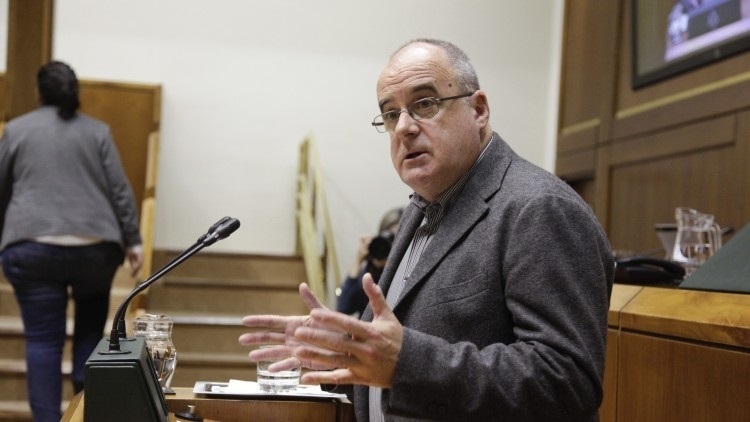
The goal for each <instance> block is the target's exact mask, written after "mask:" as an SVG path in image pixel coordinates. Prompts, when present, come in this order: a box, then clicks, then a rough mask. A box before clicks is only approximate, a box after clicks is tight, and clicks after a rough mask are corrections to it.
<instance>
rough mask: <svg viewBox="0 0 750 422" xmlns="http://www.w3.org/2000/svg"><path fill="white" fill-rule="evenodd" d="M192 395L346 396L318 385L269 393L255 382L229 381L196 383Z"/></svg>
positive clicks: (304, 385)
mask: <svg viewBox="0 0 750 422" xmlns="http://www.w3.org/2000/svg"><path fill="white" fill-rule="evenodd" d="M193 393H195V394H206V395H224V396H268V397H272V396H285V397H327V398H346V394H337V393H329V392H327V391H323V390H321V389H320V386H319V385H307V384H300V385H299V386H297V389H296V390H294V391H285V392H279V393H269V392H266V391H263V390H261V389H260V386H259V385H258V383H257V382H255V381H243V380H234V379H231V380H229V382H213V381H198V382H196V383H195V386H194V387H193Z"/></svg>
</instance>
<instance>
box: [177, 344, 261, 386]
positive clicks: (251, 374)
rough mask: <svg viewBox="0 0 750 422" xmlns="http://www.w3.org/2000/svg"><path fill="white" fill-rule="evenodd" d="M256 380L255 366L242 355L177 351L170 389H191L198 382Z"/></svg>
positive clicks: (245, 355)
mask: <svg viewBox="0 0 750 422" xmlns="http://www.w3.org/2000/svg"><path fill="white" fill-rule="evenodd" d="M230 379H241V380H249V381H253V380H255V379H256V373H255V364H254V363H253V362H250V360H249V359H248V358H247V353H245V354H243V355H232V354H225V353H224V354H223V353H214V354H202V353H180V351H179V350H178V351H177V366H176V367H175V373H174V377H173V378H172V383H171V386H172V387H191V388H192V387H193V386H194V385H195V383H196V382H198V381H229V380H230Z"/></svg>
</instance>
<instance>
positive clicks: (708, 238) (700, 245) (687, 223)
mask: <svg viewBox="0 0 750 422" xmlns="http://www.w3.org/2000/svg"><path fill="white" fill-rule="evenodd" d="M675 218H676V219H677V235H676V237H675V242H674V250H673V251H672V261H675V262H677V263H679V264H681V265H682V266H683V267H685V277H688V276H690V275H691V274H692V273H693V272H695V270H696V269H697V268H698V267H700V266H701V264H703V263H704V262H706V261H707V260H708V259H709V258H710V257H711V256H713V254H714V253H716V251H717V250H718V249H719V248H720V247H721V228H720V227H719V225H718V224H717V223H715V222H714V216H713V215H710V214H703V213H701V212H699V211H697V210H694V209H692V208H687V207H678V208H676V209H675Z"/></svg>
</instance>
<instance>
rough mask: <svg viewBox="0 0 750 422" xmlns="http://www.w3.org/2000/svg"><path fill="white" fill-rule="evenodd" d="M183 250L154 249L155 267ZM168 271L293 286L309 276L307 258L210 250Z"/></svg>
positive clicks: (192, 275) (172, 273) (206, 277)
mask: <svg viewBox="0 0 750 422" xmlns="http://www.w3.org/2000/svg"><path fill="white" fill-rule="evenodd" d="M180 253H181V252H174V251H162V250H159V251H154V255H153V256H154V257H153V268H154V269H157V268H162V267H164V266H166V265H167V264H168V263H169V262H170V261H171V260H173V259H174V258H175V257H177V256H178V255H179V254H180ZM168 274H170V275H173V276H185V275H187V276H189V277H195V278H203V279H208V280H232V279H241V280H246V281H248V282H252V283H254V284H265V285H268V286H282V285H285V286H288V287H294V288H297V286H298V285H299V283H300V282H302V281H305V280H306V279H307V276H306V275H305V266H304V262H303V261H302V260H301V259H300V258H299V257H289V256H273V255H245V254H225V253H211V252H200V253H198V254H196V255H193V256H192V257H190V258H189V259H187V260H186V261H184V262H183V263H181V264H180V265H178V266H177V267H175V268H174V269H172V270H171V271H170V272H169V273H168ZM157 284H158V282H157Z"/></svg>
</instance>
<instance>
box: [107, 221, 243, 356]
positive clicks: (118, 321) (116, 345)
mask: <svg viewBox="0 0 750 422" xmlns="http://www.w3.org/2000/svg"><path fill="white" fill-rule="evenodd" d="M239 227H240V220H238V219H236V218H233V217H224V218H222V219H221V220H219V221H217V222H216V223H214V224H213V225H212V226H211V227H209V228H208V231H207V232H206V233H205V234H203V235H201V236H200V237H199V238H198V240H197V241H196V242H195V243H194V244H193V245H192V246H190V247H189V248H188V249H186V250H185V251H184V252H183V253H181V254H180V255H179V256H177V257H176V258H174V259H173V260H172V261H170V262H169V263H168V264H167V265H165V266H164V267H163V268H162V269H160V270H159V271H157V272H156V273H155V274H153V275H152V276H151V277H149V278H148V279H146V280H145V281H143V282H141V283H139V284H138V286H136V288H135V289H133V291H131V292H130V294H128V296H127V297H126V298H125V299H124V300H123V301H122V303H121V304H120V307H119V308H117V312H116V313H115V318H114V320H113V321H112V330H111V331H110V335H109V350H107V351H101V352H99V353H100V354H123V353H130V352H129V351H122V350H121V349H120V339H126V337H127V334H126V330H125V310H126V309H127V307H128V305H129V304H130V302H131V301H132V300H133V298H134V297H135V296H137V295H138V293H140V292H142V291H143V290H145V289H146V288H147V287H148V286H150V285H152V284H154V282H156V281H157V280H158V279H160V278H161V277H162V276H164V274H166V273H168V272H169V271H171V270H172V269H173V268H175V267H176V266H178V265H180V264H181V263H183V262H184V261H185V260H186V259H188V258H190V257H191V256H193V255H195V254H196V253H197V252H198V251H200V250H201V249H203V248H205V247H206V246H210V245H213V244H214V243H216V242H217V241H219V240H221V239H225V238H227V237H229V235H230V234H232V233H234V232H235V230H237V229H238V228H239Z"/></svg>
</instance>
